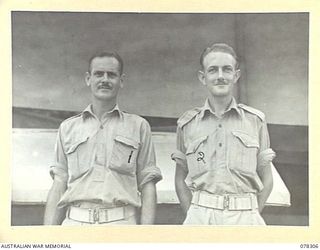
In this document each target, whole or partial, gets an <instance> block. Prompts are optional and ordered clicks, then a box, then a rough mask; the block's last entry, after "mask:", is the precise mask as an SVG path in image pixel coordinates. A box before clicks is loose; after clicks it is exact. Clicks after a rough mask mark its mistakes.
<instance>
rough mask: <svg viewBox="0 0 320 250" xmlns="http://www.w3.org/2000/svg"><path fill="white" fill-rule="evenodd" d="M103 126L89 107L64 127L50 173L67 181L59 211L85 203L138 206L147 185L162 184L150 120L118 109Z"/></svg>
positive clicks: (69, 120)
mask: <svg viewBox="0 0 320 250" xmlns="http://www.w3.org/2000/svg"><path fill="white" fill-rule="evenodd" d="M101 121H102V122H100V121H99V119H98V118H97V117H96V116H95V115H94V114H93V112H92V110H91V105H89V106H88V107H87V108H86V109H85V110H84V111H83V112H82V113H80V114H79V115H76V116H74V117H71V118H69V119H67V120H65V121H64V122H62V124H61V125H60V128H59V131H58V136H57V142H56V149H55V159H54V163H53V164H52V166H51V170H50V172H51V175H52V176H54V178H59V179H60V180H61V181H65V182H67V190H66V192H65V193H64V194H63V196H62V198H61V200H60V202H59V206H60V207H63V206H66V205H69V204H72V203H73V204H74V203H77V202H81V201H86V202H95V203H101V204H104V205H106V206H110V207H113V206H119V205H127V204H130V205H133V206H136V207H139V206H141V199H140V193H139V192H140V191H141V189H142V187H143V185H144V184H146V183H147V182H149V181H154V182H157V181H159V180H161V179H162V176H161V173H160V170H159V168H158V167H156V159H155V151H154V146H153V143H152V140H151V130H150V126H149V124H148V122H147V121H146V120H144V119H143V118H141V117H139V116H137V115H133V114H127V113H124V112H122V111H120V110H119V108H118V106H115V108H114V109H113V110H112V111H110V112H107V113H105V114H104V115H103V117H102V119H101Z"/></svg>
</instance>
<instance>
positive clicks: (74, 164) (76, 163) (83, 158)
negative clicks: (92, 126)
mask: <svg viewBox="0 0 320 250" xmlns="http://www.w3.org/2000/svg"><path fill="white" fill-rule="evenodd" d="M88 139H89V137H84V138H81V139H79V140H76V141H71V143H70V144H69V146H67V148H66V155H67V159H68V172H69V176H70V177H71V178H76V177H77V176H79V175H81V174H82V173H84V172H85V171H87V170H88V169H89V161H90V159H89V155H90V152H88V149H87V147H86V144H87V141H88Z"/></svg>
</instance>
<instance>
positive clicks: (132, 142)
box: [114, 135, 139, 149]
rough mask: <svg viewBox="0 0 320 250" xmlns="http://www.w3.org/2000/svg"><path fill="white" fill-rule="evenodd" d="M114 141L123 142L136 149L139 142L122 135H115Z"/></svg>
mask: <svg viewBox="0 0 320 250" xmlns="http://www.w3.org/2000/svg"><path fill="white" fill-rule="evenodd" d="M114 140H115V141H118V142H120V143H123V144H125V145H128V146H131V147H133V148H135V149H138V148H139V142H137V141H135V140H133V139H131V138H127V137H124V136H122V135H117V136H116V137H115V138H114Z"/></svg>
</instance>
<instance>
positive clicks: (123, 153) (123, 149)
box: [109, 135, 139, 176]
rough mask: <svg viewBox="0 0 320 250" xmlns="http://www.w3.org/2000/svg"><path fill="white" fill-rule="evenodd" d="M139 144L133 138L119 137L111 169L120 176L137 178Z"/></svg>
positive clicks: (116, 138)
mask: <svg viewBox="0 0 320 250" xmlns="http://www.w3.org/2000/svg"><path fill="white" fill-rule="evenodd" d="M138 149H139V143H138V142H137V141H136V140H134V139H131V138H127V137H124V136H121V135H117V136H116V137H115V138H114V144H113V149H112V154H111V159H110V164H109V168H110V169H112V170H114V171H116V172H118V173H119V174H124V175H130V176H135V171H136V165H137V157H138Z"/></svg>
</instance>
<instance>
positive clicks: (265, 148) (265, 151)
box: [257, 122, 276, 169]
mask: <svg viewBox="0 0 320 250" xmlns="http://www.w3.org/2000/svg"><path fill="white" fill-rule="evenodd" d="M275 157H276V153H275V152H274V151H273V150H272V149H271V148H270V138H269V133H268V128H267V124H266V122H263V123H262V126H261V129H260V150H259V153H258V161H257V162H258V163H257V165H258V166H257V168H258V169H261V168H264V167H266V166H270V163H271V162H272V160H273V159H274V158H275Z"/></svg>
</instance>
